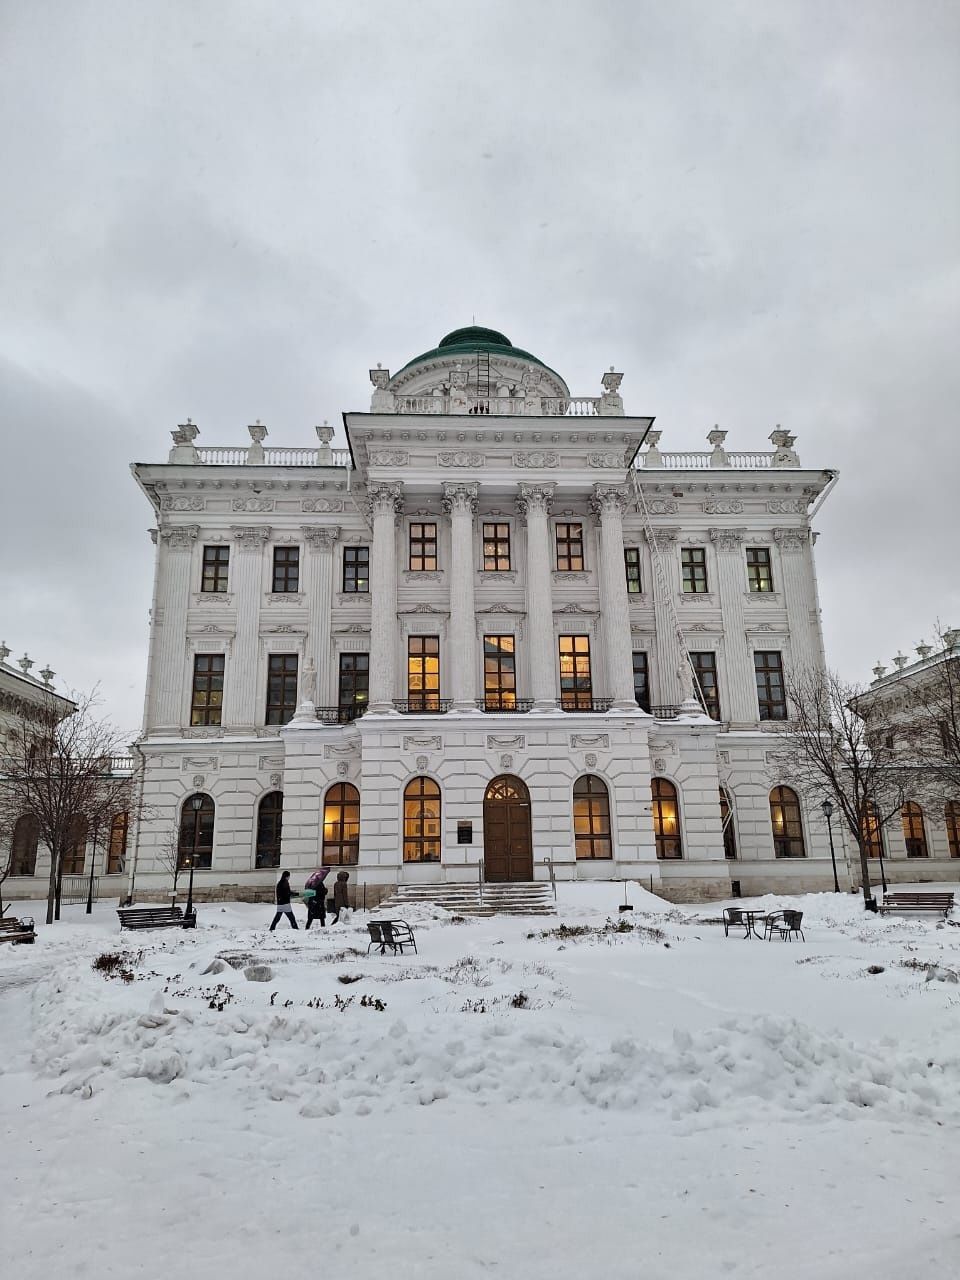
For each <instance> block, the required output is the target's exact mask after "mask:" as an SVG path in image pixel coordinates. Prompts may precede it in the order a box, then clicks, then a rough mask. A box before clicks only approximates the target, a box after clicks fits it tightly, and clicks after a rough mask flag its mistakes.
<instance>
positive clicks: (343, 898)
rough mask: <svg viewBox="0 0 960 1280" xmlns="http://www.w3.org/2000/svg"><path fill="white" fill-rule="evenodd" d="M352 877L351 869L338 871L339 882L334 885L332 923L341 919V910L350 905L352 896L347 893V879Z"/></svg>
mask: <svg viewBox="0 0 960 1280" xmlns="http://www.w3.org/2000/svg"><path fill="white" fill-rule="evenodd" d="M349 879H350V872H349V871H338V872H337V882H336V884H335V885H334V886H333V911H334V914H333V915H332V916H331V917H330V923H331V924H337V923H338V921H339V919H340V912H341V911H345V910H347V909H348V908H349V906H350V897H349V894H348V893H347V881H348V880H349Z"/></svg>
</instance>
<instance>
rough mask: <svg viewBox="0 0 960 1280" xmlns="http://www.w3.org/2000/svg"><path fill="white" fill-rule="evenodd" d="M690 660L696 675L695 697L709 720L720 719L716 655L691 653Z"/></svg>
mask: <svg viewBox="0 0 960 1280" xmlns="http://www.w3.org/2000/svg"><path fill="white" fill-rule="evenodd" d="M690 662H691V663H692V665H693V670H694V674H695V675H696V677H697V697H698V698H699V700H700V705H701V707H703V709H704V711H705V712H706V713H707V715H708V716H709V717H710V719H711V720H719V719H720V689H719V686H718V684H717V655H716V654H715V653H712V652H710V653H702V652H701V653H691V654H690Z"/></svg>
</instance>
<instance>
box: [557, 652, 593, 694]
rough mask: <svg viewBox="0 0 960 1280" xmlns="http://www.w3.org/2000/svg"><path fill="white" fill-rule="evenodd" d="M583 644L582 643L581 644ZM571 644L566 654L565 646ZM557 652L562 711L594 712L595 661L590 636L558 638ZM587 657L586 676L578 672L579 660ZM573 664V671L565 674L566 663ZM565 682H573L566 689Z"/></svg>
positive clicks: (580, 671)
mask: <svg viewBox="0 0 960 1280" xmlns="http://www.w3.org/2000/svg"><path fill="white" fill-rule="evenodd" d="M581 642H582V643H581ZM565 643H568V644H570V650H569V652H568V653H564V644H565ZM557 652H558V655H559V659H560V709H561V710H562V711H592V710H593V659H592V655H591V652H590V636H589V635H588V634H586V633H578V634H567V633H564V634H563V635H559V636H557ZM584 656H585V657H586V674H585V675H584V674H583V671H582V670H578V667H579V666H580V664H579V663H578V659H580V658H583V657H584ZM565 659H566V660H567V663H568V665H570V664H572V668H571V671H570V672H569V673H567V674H565V673H564V662H565ZM564 681H568V682H570V681H572V684H570V685H569V687H567V688H564Z"/></svg>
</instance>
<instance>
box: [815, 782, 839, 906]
mask: <svg viewBox="0 0 960 1280" xmlns="http://www.w3.org/2000/svg"><path fill="white" fill-rule="evenodd" d="M820 808H821V809H822V810H823V816H824V817H825V818H826V820H827V835H828V837H829V839H830V861H831V862H832V863H833V892H834V893H839V892H840V881H839V880H838V879H837V855H836V852H835V851H834V848H833V825H832V823H831V822H830V819H831V818H832V817H833V802H832V801H831V800H824V802H823V804H822V805H821V806H820Z"/></svg>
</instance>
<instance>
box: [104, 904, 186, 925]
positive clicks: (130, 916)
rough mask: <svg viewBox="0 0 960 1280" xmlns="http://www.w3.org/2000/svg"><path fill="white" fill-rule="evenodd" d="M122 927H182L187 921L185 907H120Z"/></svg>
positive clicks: (118, 912) (119, 914)
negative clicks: (184, 912)
mask: <svg viewBox="0 0 960 1280" xmlns="http://www.w3.org/2000/svg"><path fill="white" fill-rule="evenodd" d="M117 915H118V916H119V917H120V928H121V929H182V928H184V926H185V923H186V916H185V915H184V914H183V907H120V908H119V909H118V911H117Z"/></svg>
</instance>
